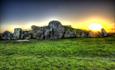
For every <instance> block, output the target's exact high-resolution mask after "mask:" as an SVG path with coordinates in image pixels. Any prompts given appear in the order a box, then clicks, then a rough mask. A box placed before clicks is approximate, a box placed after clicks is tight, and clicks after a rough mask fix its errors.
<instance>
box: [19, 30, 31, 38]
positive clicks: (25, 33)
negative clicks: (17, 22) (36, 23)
mask: <svg viewBox="0 0 115 70" xmlns="http://www.w3.org/2000/svg"><path fill="white" fill-rule="evenodd" d="M31 37H32V35H31V32H30V31H22V34H21V39H31Z"/></svg>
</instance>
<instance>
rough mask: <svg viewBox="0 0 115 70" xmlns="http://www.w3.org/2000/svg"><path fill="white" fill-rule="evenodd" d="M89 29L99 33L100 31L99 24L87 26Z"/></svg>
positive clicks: (100, 26)
mask: <svg viewBox="0 0 115 70" xmlns="http://www.w3.org/2000/svg"><path fill="white" fill-rule="evenodd" d="M89 29H90V30H92V31H100V30H101V29H102V25H101V24H96V23H92V24H90V25H89Z"/></svg>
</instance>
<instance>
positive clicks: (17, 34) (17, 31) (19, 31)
mask: <svg viewBox="0 0 115 70" xmlns="http://www.w3.org/2000/svg"><path fill="white" fill-rule="evenodd" d="M21 35H22V29H21V28H15V29H14V39H21Z"/></svg>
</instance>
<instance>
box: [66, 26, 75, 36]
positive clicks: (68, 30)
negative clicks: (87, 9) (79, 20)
mask: <svg viewBox="0 0 115 70" xmlns="http://www.w3.org/2000/svg"><path fill="white" fill-rule="evenodd" d="M64 28H65V31H64V38H74V37H76V31H75V29H73V28H72V27H71V26H64Z"/></svg>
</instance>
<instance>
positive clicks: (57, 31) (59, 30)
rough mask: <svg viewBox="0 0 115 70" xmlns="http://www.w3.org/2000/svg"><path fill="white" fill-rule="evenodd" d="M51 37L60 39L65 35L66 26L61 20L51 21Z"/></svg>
mask: <svg viewBox="0 0 115 70" xmlns="http://www.w3.org/2000/svg"><path fill="white" fill-rule="evenodd" d="M48 26H49V32H50V39H60V38H62V37H63V35H64V27H63V26H62V24H61V23H60V22H59V21H55V20H53V21H50V22H49V25H48Z"/></svg>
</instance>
